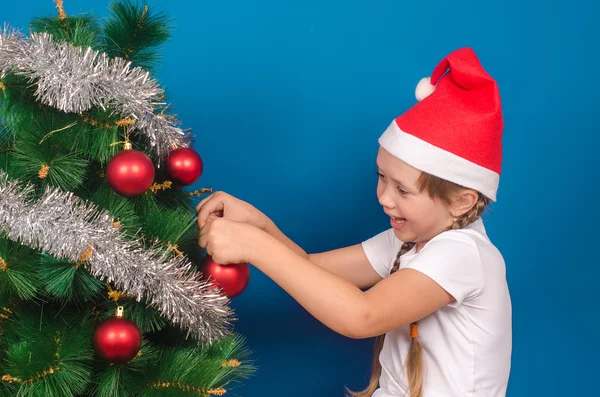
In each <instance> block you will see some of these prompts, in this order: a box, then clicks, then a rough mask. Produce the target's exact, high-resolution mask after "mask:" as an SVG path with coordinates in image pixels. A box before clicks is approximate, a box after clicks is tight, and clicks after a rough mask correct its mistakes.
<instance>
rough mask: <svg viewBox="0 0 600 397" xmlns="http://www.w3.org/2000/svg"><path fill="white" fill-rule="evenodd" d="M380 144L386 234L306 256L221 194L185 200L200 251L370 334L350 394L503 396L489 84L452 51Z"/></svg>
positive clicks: (497, 111)
mask: <svg viewBox="0 0 600 397" xmlns="http://www.w3.org/2000/svg"><path fill="white" fill-rule="evenodd" d="M417 99H419V102H418V103H416V104H415V105H414V106H413V107H412V108H410V109H409V110H408V111H407V112H405V113H404V114H402V115H401V116H400V117H398V118H397V119H396V120H394V121H393V122H392V124H391V125H390V126H389V127H388V129H387V130H386V131H385V132H384V133H383V135H382V136H381V137H380V139H379V144H380V148H379V152H378V154H377V161H376V163H377V168H378V171H377V174H378V176H379V182H378V184H377V197H378V198H379V202H380V204H381V205H382V207H383V210H384V212H385V213H386V214H387V215H389V217H390V225H391V228H389V229H388V230H385V231H383V232H382V233H380V234H378V235H376V236H374V237H372V238H370V239H368V240H366V241H364V242H363V243H362V244H356V245H354V246H350V247H346V248H341V249H337V250H333V251H329V252H324V253H318V254H311V255H307V254H306V253H305V252H304V250H302V248H300V247H299V246H297V245H296V244H295V243H294V242H293V241H291V240H290V239H289V238H287V237H286V236H285V235H284V234H283V233H282V232H281V231H280V230H279V229H278V228H277V227H276V226H275V224H274V223H273V222H272V221H271V220H270V219H269V218H268V217H267V216H266V215H264V214H263V213H262V212H260V211H258V210H257V209H256V208H254V207H252V206H251V205H250V204H248V203H246V202H243V201H241V200H239V199H237V198H234V197H232V196H230V195H228V194H226V193H223V192H217V193H214V194H212V195H210V196H209V197H207V198H206V199H204V200H203V201H202V202H200V204H198V207H197V211H198V224H199V226H200V238H199V243H200V245H201V246H202V247H204V248H206V249H207V251H208V253H209V254H210V255H212V256H213V259H214V260H215V261H216V262H217V263H222V264H229V263H238V262H250V263H252V264H253V265H254V266H256V267H257V268H258V269H259V270H260V271H262V272H263V273H265V274H266V275H267V276H269V277H270V278H271V279H273V280H274V281H275V282H276V283H277V284H279V285H280V286H281V287H282V288H283V289H284V290H285V291H287V292H288V293H289V294H290V295H291V296H292V297H293V298H294V299H296V300H297V301H298V302H299V303H300V304H301V305H302V306H303V307H304V308H305V309H306V310H307V311H308V312H310V313H311V314H312V315H313V316H314V317H315V318H317V319H318V320H319V321H321V322H322V323H323V324H325V325H326V326H328V327H329V328H331V329H332V330H334V331H336V332H338V333H340V334H342V335H345V336H348V337H351V338H369V337H374V336H376V337H377V339H376V352H375V357H374V361H373V371H372V376H371V382H370V384H369V386H368V388H367V389H366V390H364V391H362V392H350V394H351V395H353V396H357V397H359V396H360V397H370V396H373V397H400V396H411V397H442V396H443V397H454V396H455V397H464V396H471V397H483V396H486V397H500V396H505V394H506V388H507V382H508V377H509V372H510V359H511V350H512V334H511V301H510V295H509V291H508V287H507V283H506V274H505V264H504V260H503V258H502V255H501V254H500V252H499V251H498V250H497V249H496V247H494V245H493V244H492V243H491V242H490V240H489V238H488V236H487V235H486V231H485V228H484V225H483V222H482V220H481V218H480V216H481V214H482V212H483V210H484V208H485V207H486V205H487V204H488V203H489V202H490V201H495V200H496V192H497V189H498V182H499V174H500V167H501V152H502V149H501V146H502V144H501V136H502V130H503V120H502V111H501V104H500V96H499V92H498V88H497V85H496V83H495V81H494V80H493V79H492V78H491V77H490V76H489V75H488V74H487V73H486V71H485V70H484V69H483V67H482V66H481V64H480V63H479V60H478V59H477V57H476V55H475V53H474V52H473V51H472V50H471V49H469V48H464V49H459V50H457V51H455V52H453V53H451V54H449V55H448V56H447V57H446V58H444V59H443V61H441V62H440V63H439V64H438V65H437V66H436V67H435V68H434V70H433V73H432V75H431V78H427V79H423V80H422V81H421V82H420V83H419V85H418V86H417Z"/></svg>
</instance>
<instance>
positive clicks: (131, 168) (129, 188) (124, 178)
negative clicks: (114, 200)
mask: <svg viewBox="0 0 600 397" xmlns="http://www.w3.org/2000/svg"><path fill="white" fill-rule="evenodd" d="M106 180H107V182H108V184H109V185H110V187H112V188H113V190H114V191H115V192H117V193H119V194H120V195H122V196H125V197H135V196H138V195H140V194H142V193H144V192H145V191H146V190H148V188H150V186H152V183H153V182H154V164H152V161H151V160H150V159H149V158H148V156H146V155H145V154H144V153H142V152H139V151H137V150H134V149H132V145H131V143H126V144H125V150H123V151H122V152H120V153H117V154H116V155H115V156H114V157H113V158H112V159H111V160H110V162H109V163H108V166H107V167H106Z"/></svg>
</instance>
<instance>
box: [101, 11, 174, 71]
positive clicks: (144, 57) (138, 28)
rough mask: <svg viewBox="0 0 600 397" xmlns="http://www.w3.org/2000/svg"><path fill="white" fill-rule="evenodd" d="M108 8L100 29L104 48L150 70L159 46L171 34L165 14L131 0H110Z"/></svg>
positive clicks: (114, 55) (111, 54)
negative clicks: (111, 1) (111, 0)
mask: <svg viewBox="0 0 600 397" xmlns="http://www.w3.org/2000/svg"><path fill="white" fill-rule="evenodd" d="M109 8H110V11H111V15H110V17H109V19H108V20H107V21H106V23H105V24H104V29H103V38H104V51H105V52H107V53H108V54H109V55H110V56H111V57H121V58H125V59H127V60H129V61H131V62H132V64H133V65H134V66H140V67H142V68H144V69H146V70H152V69H153V67H154V65H155V63H156V62H157V61H158V60H159V59H160V53H159V49H158V47H159V46H160V45H162V44H163V43H164V42H166V41H167V40H168V39H169V38H170V33H169V25H168V23H169V18H168V16H167V15H166V14H164V13H155V12H154V11H153V10H151V9H150V7H148V6H147V5H146V4H145V3H141V4H140V3H139V2H138V3H135V2H133V1H131V0H126V1H122V2H115V3H111V4H110V6H109Z"/></svg>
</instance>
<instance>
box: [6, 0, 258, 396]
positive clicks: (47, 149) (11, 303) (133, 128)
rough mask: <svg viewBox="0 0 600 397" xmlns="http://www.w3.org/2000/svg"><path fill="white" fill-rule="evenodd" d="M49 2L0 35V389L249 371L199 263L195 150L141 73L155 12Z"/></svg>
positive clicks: (118, 385)
mask: <svg viewBox="0 0 600 397" xmlns="http://www.w3.org/2000/svg"><path fill="white" fill-rule="evenodd" d="M55 2H56V8H57V10H58V13H57V15H53V16H50V17H39V18H34V19H33V20H32V21H31V24H30V27H29V33H28V34H27V35H25V34H23V33H21V32H20V31H18V30H14V29H9V28H7V27H5V28H4V30H3V31H0V396H44V397H68V396H115V397H116V396H118V397H127V396H171V395H173V396H186V395H190V396H192V395H193V396H199V395H200V396H210V395H223V394H225V393H226V392H227V391H229V390H231V388H232V387H234V386H235V384H236V383H239V382H241V381H243V380H244V379H246V378H247V377H248V376H250V375H251V373H252V372H253V371H254V367H253V366H252V364H251V363H250V362H248V361H247V360H248V358H249V351H248V349H247V348H246V347H245V341H244V339H243V337H242V336H240V335H238V334H236V333H235V332H234V330H233V327H232V320H233V318H232V315H233V314H232V310H231V309H230V307H229V303H230V301H229V299H230V298H231V297H232V296H231V295H228V294H227V293H226V292H225V291H224V289H223V288H221V287H220V286H218V284H217V283H216V282H213V280H212V279H210V278H208V277H206V275H205V274H204V275H203V274H202V271H201V268H200V267H199V265H200V264H201V263H202V261H203V260H205V259H207V258H208V257H206V256H205V253H204V252H201V250H200V248H199V246H198V245H197V243H196V238H197V232H198V231H197V227H196V219H195V215H196V214H195V212H194V208H193V205H194V203H193V200H194V199H197V197H200V196H202V195H203V194H206V193H207V192H210V189H208V188H204V189H201V190H200V191H197V190H196V191H190V190H191V189H190V188H189V186H190V185H192V184H193V183H195V182H196V181H197V180H198V178H199V177H200V175H201V173H202V167H203V164H202V160H201V158H200V156H199V155H198V154H197V153H196V152H195V151H193V150H192V149H191V143H192V136H191V133H190V132H189V131H185V130H182V129H181V128H179V127H178V125H179V122H178V120H177V119H176V116H175V115H173V114H171V113H170V109H169V106H168V105H167V103H166V100H165V93H164V90H163V89H161V88H160V87H159V84H158V83H157V81H156V80H155V79H154V78H153V77H152V76H153V67H155V66H156V62H157V61H158V59H159V48H160V46H161V45H162V44H164V43H165V41H166V40H168V38H169V30H168V23H169V19H168V17H167V16H166V15H165V14H164V13H156V12H154V11H153V10H151V9H150V7H148V6H147V5H145V4H136V3H132V2H129V1H120V2H115V3H111V5H110V16H109V17H108V18H106V19H105V20H104V21H103V22H102V23H101V22H100V21H99V20H98V19H97V18H95V17H93V16H91V15H88V14H85V15H80V16H69V15H67V14H66V13H65V11H64V8H63V4H62V3H63V2H62V0H55ZM188 189H189V190H188ZM246 281H247V280H246ZM238 284H239V283H238ZM238 287H239V285H238ZM237 293H239V288H238V292H237Z"/></svg>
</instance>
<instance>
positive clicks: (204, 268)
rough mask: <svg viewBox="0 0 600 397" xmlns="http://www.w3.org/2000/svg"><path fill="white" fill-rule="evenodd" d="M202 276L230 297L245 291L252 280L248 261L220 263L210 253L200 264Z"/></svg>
mask: <svg viewBox="0 0 600 397" xmlns="http://www.w3.org/2000/svg"><path fill="white" fill-rule="evenodd" d="M200 271H201V272H202V276H203V277H204V278H205V279H207V280H210V281H212V282H213V284H215V285H216V286H217V287H219V288H221V289H222V290H223V292H224V293H225V295H226V296H227V297H228V298H230V299H231V298H235V297H236V296H238V295H239V294H241V293H242V291H244V289H245V288H246V286H247V285H248V281H249V280H250V266H249V265H248V264H247V263H235V264H231V265H220V264H218V263H216V262H215V261H214V260H213V259H212V257H211V256H210V255H207V256H205V257H204V259H203V261H202V263H201V264H200Z"/></svg>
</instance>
